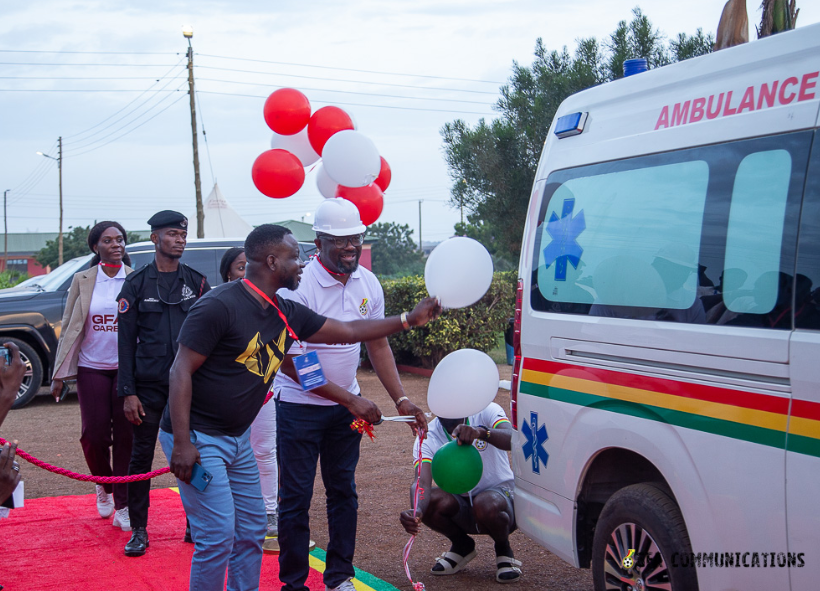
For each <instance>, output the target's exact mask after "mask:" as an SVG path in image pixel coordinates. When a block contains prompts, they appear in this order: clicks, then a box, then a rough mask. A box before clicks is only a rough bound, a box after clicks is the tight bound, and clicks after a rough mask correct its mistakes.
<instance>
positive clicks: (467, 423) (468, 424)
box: [438, 417, 470, 441]
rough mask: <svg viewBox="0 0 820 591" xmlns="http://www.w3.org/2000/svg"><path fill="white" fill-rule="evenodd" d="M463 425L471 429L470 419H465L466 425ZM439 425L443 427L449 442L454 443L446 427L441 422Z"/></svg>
mask: <svg viewBox="0 0 820 591" xmlns="http://www.w3.org/2000/svg"><path fill="white" fill-rule="evenodd" d="M462 424H464V425H467V426H468V427H469V426H470V417H467V418H466V419H464V423H462ZM438 425H439V427H441V430H442V431H444V434H445V435H446V436H447V441H452V440H453V438H452V437H451V436H450V434H449V433H448V432H447V429H445V428H444V425H442V424H441V421H439V422H438Z"/></svg>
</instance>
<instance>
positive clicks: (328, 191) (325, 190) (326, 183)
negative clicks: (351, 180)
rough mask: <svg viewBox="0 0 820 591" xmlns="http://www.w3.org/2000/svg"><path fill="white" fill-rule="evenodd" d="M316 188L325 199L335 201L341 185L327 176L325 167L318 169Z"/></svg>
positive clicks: (321, 166)
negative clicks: (337, 190)
mask: <svg viewBox="0 0 820 591" xmlns="http://www.w3.org/2000/svg"><path fill="white" fill-rule="evenodd" d="M316 187H317V188H318V189H319V192H320V193H321V194H322V197H324V198H325V199H333V198H334V197H335V196H336V189H337V188H338V187H339V184H338V183H337V182H336V181H334V180H333V179H332V178H330V177H329V176H327V171H326V170H325V167H324V166H323V165H321V164H320V165H319V167H318V168H317V169H316Z"/></svg>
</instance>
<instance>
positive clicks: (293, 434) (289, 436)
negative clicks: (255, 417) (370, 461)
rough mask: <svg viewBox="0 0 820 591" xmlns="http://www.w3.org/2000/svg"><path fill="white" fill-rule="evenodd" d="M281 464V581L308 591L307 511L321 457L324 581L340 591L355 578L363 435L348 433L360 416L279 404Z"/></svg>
mask: <svg viewBox="0 0 820 591" xmlns="http://www.w3.org/2000/svg"><path fill="white" fill-rule="evenodd" d="M276 417H277V421H278V439H277V446H278V448H279V465H280V467H281V471H280V474H279V547H280V551H279V580H280V581H281V582H282V583H284V585H283V586H282V591H306V590H307V587H306V586H305V581H306V580H307V576H308V572H309V569H310V566H309V562H308V551H309V544H310V526H309V522H308V511H309V510H310V501H311V498H312V497H313V483H314V480H315V478H316V462H317V460H318V459H319V457H320V456H321V458H322V462H321V466H322V482H323V483H324V485H325V492H326V495H327V521H328V533H329V537H330V540H329V542H328V545H327V557H326V560H325V564H326V567H325V573H324V582H325V585H327V586H328V587H331V588H332V587H337V586H339V585H340V584H342V583H343V582H344V581H345V580H346V579H349V578H351V577H353V576H355V572H354V570H353V553H354V552H355V550H356V521H357V512H358V509H359V497H358V495H357V494H356V482H355V480H354V477H355V475H356V464H358V463H359V443H360V442H361V440H362V435H361V433H358V432H357V431H353V430H352V429H351V428H350V423H352V422H353V421H354V420H355V419H356V417H354V416H353V415H352V414H350V411H348V410H347V409H346V408H345V407H343V406H339V405H334V406H316V405H312V404H294V403H291V402H279V401H277V403H276Z"/></svg>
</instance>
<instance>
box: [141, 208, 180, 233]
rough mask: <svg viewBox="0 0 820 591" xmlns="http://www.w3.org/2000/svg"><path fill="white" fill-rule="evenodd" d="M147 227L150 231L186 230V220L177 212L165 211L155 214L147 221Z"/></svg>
mask: <svg viewBox="0 0 820 591" xmlns="http://www.w3.org/2000/svg"><path fill="white" fill-rule="evenodd" d="M148 225H149V226H151V229H152V230H159V229H161V228H179V229H180V230H187V229H188V218H186V217H185V216H184V215H182V214H181V213H179V212H178V211H171V210H170V209H166V210H163V211H160V212H159V213H155V214H154V215H152V216H151V219H150V220H148Z"/></svg>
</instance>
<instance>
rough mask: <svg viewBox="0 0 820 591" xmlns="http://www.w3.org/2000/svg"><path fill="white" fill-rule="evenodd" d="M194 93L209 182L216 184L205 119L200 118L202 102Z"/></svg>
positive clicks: (197, 94) (197, 92)
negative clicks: (197, 106) (206, 158)
mask: <svg viewBox="0 0 820 591" xmlns="http://www.w3.org/2000/svg"><path fill="white" fill-rule="evenodd" d="M194 92H196V102H197V103H199V123H200V124H201V125H202V139H204V140H205V151H206V152H207V153H208V168H209V169H210V171H211V182H212V183H213V184H216V177H215V176H214V165H213V164H212V163H211V146H210V145H209V144H208V134H207V133H205V119H204V118H203V116H202V101H201V100H199V91H198V90H195V91H194Z"/></svg>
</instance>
